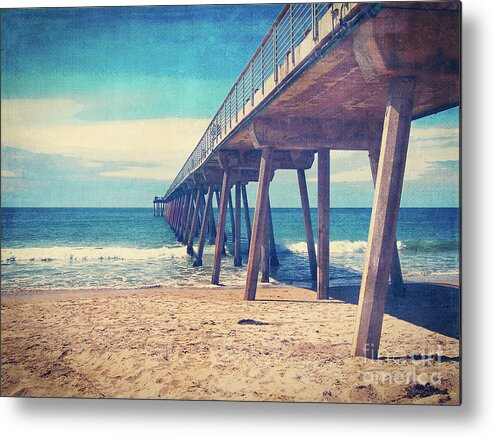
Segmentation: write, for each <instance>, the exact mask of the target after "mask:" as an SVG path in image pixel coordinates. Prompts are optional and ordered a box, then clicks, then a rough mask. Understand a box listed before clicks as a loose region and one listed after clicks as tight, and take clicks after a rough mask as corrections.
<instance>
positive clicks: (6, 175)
mask: <svg viewBox="0 0 493 437" xmlns="http://www.w3.org/2000/svg"><path fill="white" fill-rule="evenodd" d="M0 173H1V176H2V178H13V177H15V176H17V174H16V173H14V172H13V171H9V170H2V171H1V172H0Z"/></svg>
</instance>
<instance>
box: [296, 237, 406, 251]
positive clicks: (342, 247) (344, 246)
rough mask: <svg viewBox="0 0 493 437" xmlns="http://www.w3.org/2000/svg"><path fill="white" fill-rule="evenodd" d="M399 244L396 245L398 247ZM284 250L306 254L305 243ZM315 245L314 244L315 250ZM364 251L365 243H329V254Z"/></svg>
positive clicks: (338, 241)
mask: <svg viewBox="0 0 493 437" xmlns="http://www.w3.org/2000/svg"><path fill="white" fill-rule="evenodd" d="M399 245H400V242H399V243H398V247H399ZM286 249H287V250H288V251H289V252H294V253H307V252H308V250H307V247H306V242H305V241H300V242H298V243H292V244H288V245H286ZM316 249H317V245H316V244H315V250H316ZM365 250H366V241H349V240H336V241H331V242H330V252H331V253H364V252H365Z"/></svg>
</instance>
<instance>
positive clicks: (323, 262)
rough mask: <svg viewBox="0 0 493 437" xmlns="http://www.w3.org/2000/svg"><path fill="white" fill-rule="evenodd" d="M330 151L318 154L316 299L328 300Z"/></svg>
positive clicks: (325, 150) (321, 150)
mask: <svg viewBox="0 0 493 437" xmlns="http://www.w3.org/2000/svg"><path fill="white" fill-rule="evenodd" d="M329 227H330V150H329V149H320V150H319V152H318V272H317V273H318V275H317V298H318V299H328V298H329V244H330V242H329Z"/></svg>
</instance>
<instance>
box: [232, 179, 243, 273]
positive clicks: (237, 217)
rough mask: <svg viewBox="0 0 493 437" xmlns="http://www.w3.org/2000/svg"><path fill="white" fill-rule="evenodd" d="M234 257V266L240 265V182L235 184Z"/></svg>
mask: <svg viewBox="0 0 493 437" xmlns="http://www.w3.org/2000/svg"><path fill="white" fill-rule="evenodd" d="M235 222H236V223H235V257H234V266H235V267H241V266H242V259H241V183H240V182H237V183H236V185H235Z"/></svg>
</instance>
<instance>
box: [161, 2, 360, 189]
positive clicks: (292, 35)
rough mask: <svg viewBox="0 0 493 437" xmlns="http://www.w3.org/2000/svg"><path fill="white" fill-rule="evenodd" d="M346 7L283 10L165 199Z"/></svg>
mask: <svg viewBox="0 0 493 437" xmlns="http://www.w3.org/2000/svg"><path fill="white" fill-rule="evenodd" d="M350 5H351V4H350V3H348V2H346V3H297V4H288V5H286V6H285V7H284V8H283V10H282V11H281V12H280V14H279V16H278V17H277V18H276V20H275V21H274V24H273V25H272V27H271V28H270V29H269V31H268V32H267V34H266V36H265V37H264V39H263V40H262V43H261V44H260V46H259V48H258V49H257V50H256V51H255V53H254V55H253V56H252V58H251V59H250V61H249V62H248V64H247V65H246V67H245V68H244V69H243V71H242V72H241V74H240V76H239V77H238V79H237V80H236V82H235V83H234V85H233V87H232V88H231V90H230V91H229V93H228V95H227V96H226V99H225V100H224V102H223V103H222V104H221V106H220V107H219V110H218V111H217V113H216V115H215V116H214V117H213V118H212V121H211V122H210V124H209V126H208V127H207V129H206V131H205V132H204V134H203V135H202V138H201V139H200V141H199V143H198V145H197V146H196V147H195V149H194V150H193V152H192V153H191V155H190V156H189V158H188V159H187V160H186V161H185V164H184V165H183V167H182V168H181V170H180V171H179V173H178V175H177V176H176V177H175V179H174V181H173V182H172V184H171V185H170V187H169V189H168V191H167V192H166V194H165V196H164V198H165V199H166V198H167V197H168V196H170V195H171V193H172V192H173V191H174V190H175V189H176V188H177V187H178V186H179V185H180V184H181V183H182V182H183V181H184V180H185V179H186V178H187V177H188V176H189V175H190V174H192V173H193V172H194V171H195V170H196V169H198V168H199V167H200V166H201V165H202V164H203V163H204V161H205V160H206V159H207V158H208V157H209V156H210V155H211V153H212V152H213V151H214V150H215V149H216V148H217V146H218V145H219V144H220V143H221V142H222V140H223V139H224V138H225V137H226V134H227V133H229V132H231V131H232V129H233V128H234V127H235V126H236V124H237V123H238V122H239V121H240V120H241V118H243V117H244V116H245V114H246V111H247V110H248V109H249V108H248V105H250V106H251V107H254V106H255V104H256V102H255V97H256V93H258V92H260V94H259V97H260V98H263V97H264V95H265V94H264V86H265V84H266V82H267V80H270V79H271V77H272V76H273V78H274V82H275V83H276V84H277V83H278V81H279V69H280V67H281V66H282V65H283V64H284V63H285V62H286V61H287V60H288V62H291V63H292V64H295V63H296V62H298V61H297V60H296V59H295V48H296V47H298V46H299V45H300V44H301V43H302V42H303V41H304V40H305V39H306V38H312V39H313V40H314V41H315V42H316V41H318V40H319V38H320V35H319V30H320V29H319V27H320V26H319V23H320V20H321V19H322V18H324V17H326V16H327V14H330V15H328V17H329V18H330V20H331V26H329V32H328V33H327V34H332V35H334V34H335V31H336V30H337V28H342V27H344V17H345V16H346V15H347V14H348V13H349V11H350V10H351V9H352V7H351V6H350ZM352 5H353V6H354V3H353V4H352Z"/></svg>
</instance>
